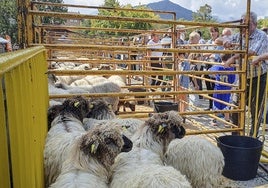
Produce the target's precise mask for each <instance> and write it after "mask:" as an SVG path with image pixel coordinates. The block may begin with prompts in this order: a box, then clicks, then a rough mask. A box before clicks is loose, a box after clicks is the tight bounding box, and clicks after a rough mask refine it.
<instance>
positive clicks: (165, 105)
mask: <svg viewBox="0 0 268 188" xmlns="http://www.w3.org/2000/svg"><path fill="white" fill-rule="evenodd" d="M171 110H174V111H178V103H176V102H168V101H161V102H154V111H155V112H157V113H158V112H166V111H171Z"/></svg>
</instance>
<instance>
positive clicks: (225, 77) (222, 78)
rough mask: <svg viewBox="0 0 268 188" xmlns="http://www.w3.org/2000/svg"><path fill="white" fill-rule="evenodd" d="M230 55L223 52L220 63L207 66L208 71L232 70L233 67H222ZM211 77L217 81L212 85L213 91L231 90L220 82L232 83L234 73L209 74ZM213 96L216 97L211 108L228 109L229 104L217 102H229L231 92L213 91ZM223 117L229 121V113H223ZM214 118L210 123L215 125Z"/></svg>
mask: <svg viewBox="0 0 268 188" xmlns="http://www.w3.org/2000/svg"><path fill="white" fill-rule="evenodd" d="M229 57H230V54H223V55H222V57H221V59H222V63H221V64H219V65H213V66H212V67H211V68H209V69H208V70H209V71H227V72H229V71H234V70H235V69H234V67H224V66H223V63H224V62H226V60H227V59H228V58H229ZM210 76H211V77H214V79H215V80H216V81H217V82H216V83H215V86H214V91H217V90H231V89H232V87H231V86H228V85H224V84H222V83H228V84H233V83H234V81H235V75H234V74H220V73H217V74H215V75H214V74H213V75H210ZM213 98H215V99H218V100H215V101H213V110H230V106H228V105H226V104H224V103H222V102H219V100H220V101H224V102H226V103H231V93H217V92H215V93H213ZM224 119H225V121H228V122H229V121H230V114H229V113H224ZM216 123H217V121H216V119H213V120H212V122H211V124H212V125H214V126H215V125H217V124H216Z"/></svg>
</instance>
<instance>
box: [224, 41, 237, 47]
mask: <svg viewBox="0 0 268 188" xmlns="http://www.w3.org/2000/svg"><path fill="white" fill-rule="evenodd" d="M234 46H235V44H233V43H232V42H231V41H228V40H226V41H223V47H224V48H233V47H234Z"/></svg>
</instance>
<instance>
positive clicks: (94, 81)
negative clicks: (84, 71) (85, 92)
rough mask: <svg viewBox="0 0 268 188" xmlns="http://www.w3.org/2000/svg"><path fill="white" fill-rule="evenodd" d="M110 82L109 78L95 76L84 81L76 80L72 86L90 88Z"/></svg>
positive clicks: (83, 79) (87, 77)
mask: <svg viewBox="0 0 268 188" xmlns="http://www.w3.org/2000/svg"><path fill="white" fill-rule="evenodd" d="M105 81H108V80H107V78H104V77H103V76H95V75H88V76H86V77H84V78H82V79H79V80H76V81H74V82H73V83H71V84H70V85H71V86H88V85H96V84H98V83H102V82H105Z"/></svg>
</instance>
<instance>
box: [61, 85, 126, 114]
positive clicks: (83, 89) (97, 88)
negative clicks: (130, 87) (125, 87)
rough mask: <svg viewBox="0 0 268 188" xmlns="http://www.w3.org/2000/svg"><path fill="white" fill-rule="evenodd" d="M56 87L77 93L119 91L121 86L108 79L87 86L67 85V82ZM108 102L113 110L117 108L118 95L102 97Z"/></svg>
mask: <svg viewBox="0 0 268 188" xmlns="http://www.w3.org/2000/svg"><path fill="white" fill-rule="evenodd" d="M57 87H60V88H62V89H65V90H68V92H69V93H73V94H77V93H80V94H81V93H119V92H121V88H120V87H119V86H118V85H117V84H115V83H113V82H110V81H106V82H102V83H98V84H96V85H88V86H69V85H67V84H63V83H61V84H58V85H57ZM102 98H104V99H105V100H106V101H107V102H108V103H109V104H112V106H113V111H114V112H116V111H117V108H118V102H119V97H102Z"/></svg>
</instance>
